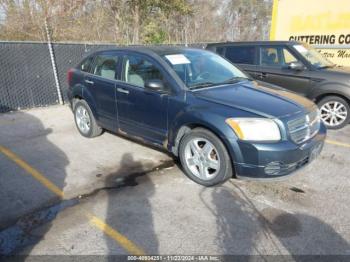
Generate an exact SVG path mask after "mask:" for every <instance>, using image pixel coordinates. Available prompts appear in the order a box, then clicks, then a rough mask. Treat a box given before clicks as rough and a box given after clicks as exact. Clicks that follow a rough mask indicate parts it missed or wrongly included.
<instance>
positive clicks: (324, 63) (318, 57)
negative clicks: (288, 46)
mask: <svg viewBox="0 0 350 262" xmlns="http://www.w3.org/2000/svg"><path fill="white" fill-rule="evenodd" d="M293 47H294V49H295V50H296V51H297V52H298V53H300V54H301V55H302V56H303V57H304V58H305V59H306V60H307V61H309V63H310V64H312V65H313V66H316V67H317V68H326V67H333V66H334V64H333V63H332V62H330V61H329V60H327V59H326V58H325V57H324V56H323V55H322V54H321V53H320V52H318V51H317V50H316V49H314V48H311V47H309V46H306V45H294V46H293Z"/></svg>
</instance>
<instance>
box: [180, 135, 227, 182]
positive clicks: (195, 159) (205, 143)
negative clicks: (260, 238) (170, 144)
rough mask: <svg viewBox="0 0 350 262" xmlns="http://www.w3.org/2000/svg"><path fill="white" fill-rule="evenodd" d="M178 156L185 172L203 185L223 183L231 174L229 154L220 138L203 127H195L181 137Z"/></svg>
mask: <svg viewBox="0 0 350 262" xmlns="http://www.w3.org/2000/svg"><path fill="white" fill-rule="evenodd" d="M179 157H180V161H181V165H182V167H183V170H184V172H185V174H186V175H187V176H188V177H189V178H190V179H192V180H193V181H194V182H196V183H198V184H201V185H203V186H214V185H217V184H221V183H224V182H225V181H226V180H228V179H229V178H232V176H233V168H232V163H231V158H230V155H229V154H228V152H227V149H226V147H225V146H224V144H223V143H222V142H221V140H220V139H219V138H218V137H217V136H216V135H215V134H213V133H212V132H210V131H209V130H207V129H204V128H195V129H193V130H191V131H190V132H189V133H187V134H185V135H184V137H183V138H182V139H181V142H180V148H179Z"/></svg>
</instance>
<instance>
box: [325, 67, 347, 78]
mask: <svg viewBox="0 0 350 262" xmlns="http://www.w3.org/2000/svg"><path fill="white" fill-rule="evenodd" d="M320 71H321V72H322V73H323V74H324V75H326V76H327V77H328V76H329V77H332V76H336V77H341V78H342V79H346V80H350V67H346V66H337V67H330V68H321V69H320Z"/></svg>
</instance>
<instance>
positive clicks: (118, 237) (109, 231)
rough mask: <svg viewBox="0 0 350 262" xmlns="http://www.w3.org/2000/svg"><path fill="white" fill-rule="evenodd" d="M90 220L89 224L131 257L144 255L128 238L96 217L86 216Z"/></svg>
mask: <svg viewBox="0 0 350 262" xmlns="http://www.w3.org/2000/svg"><path fill="white" fill-rule="evenodd" d="M88 217H89V218H90V223H91V224H93V225H94V226H95V227H97V228H98V229H100V230H101V231H103V232H104V233H105V234H106V235H108V236H109V237H110V238H112V239H114V240H115V241H117V242H118V243H119V244H120V245H121V246H122V247H123V248H124V249H125V250H127V251H128V252H129V253H130V254H133V255H137V256H140V255H145V252H144V251H143V250H142V249H140V248H139V247H137V246H136V245H135V244H134V243H133V242H131V241H130V240H129V239H128V238H126V237H125V236H124V235H122V234H121V233H119V232H118V231H116V230H115V229H113V228H112V227H110V226H109V225H107V224H106V223H105V222H103V221H102V220H101V219H99V218H98V217H95V216H93V215H88Z"/></svg>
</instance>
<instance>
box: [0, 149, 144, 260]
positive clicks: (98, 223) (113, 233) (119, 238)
mask: <svg viewBox="0 0 350 262" xmlns="http://www.w3.org/2000/svg"><path fill="white" fill-rule="evenodd" d="M0 153H2V154H4V155H5V156H7V157H8V158H9V159H11V160H12V161H13V162H15V163H16V164H17V165H19V166H20V167H21V168H23V169H24V170H25V171H27V172H28V173H29V174H31V175H32V176H33V177H34V178H35V179H36V180H38V181H39V182H40V183H41V184H43V185H44V186H45V187H46V188H47V189H49V190H50V191H51V192H53V193H54V194H56V195H58V196H59V197H61V198H63V196H64V192H63V191H62V190H61V189H60V188H58V187H57V186H56V185H55V184H53V183H52V182H51V181H50V180H48V179H47V178H46V177H45V176H44V175H42V174H41V173H40V172H39V171H38V170H36V169H35V168H33V167H31V166H30V165H29V164H28V163H26V162H25V161H24V160H22V159H21V158H20V157H18V156H17V155H16V154H15V153H13V152H12V151H10V150H9V149H7V148H5V147H3V146H0ZM84 212H85V215H86V216H87V217H88V219H89V220H90V223H91V224H92V225H93V226H95V227H96V228H98V229H100V230H101V231H102V232H104V233H105V234H106V235H108V236H109V237H111V238H112V239H113V240H115V241H116V242H117V243H118V244H119V245H121V246H122V247H123V248H124V249H125V250H127V251H128V252H129V253H130V254H133V255H144V254H145V252H144V251H143V250H142V249H141V248H139V247H137V246H136V245H135V244H134V243H133V242H132V241H130V240H129V239H128V238H127V237H126V236H124V235H122V234H121V233H119V232H118V231H117V230H115V229H113V228H112V227H111V226H109V225H107V224H106V223H104V222H103V221H102V220H101V219H99V218H98V217H96V216H94V215H92V214H90V213H88V212H86V211H84Z"/></svg>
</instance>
